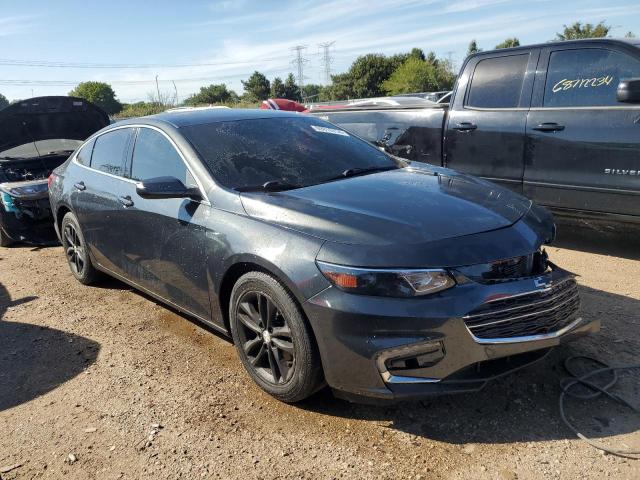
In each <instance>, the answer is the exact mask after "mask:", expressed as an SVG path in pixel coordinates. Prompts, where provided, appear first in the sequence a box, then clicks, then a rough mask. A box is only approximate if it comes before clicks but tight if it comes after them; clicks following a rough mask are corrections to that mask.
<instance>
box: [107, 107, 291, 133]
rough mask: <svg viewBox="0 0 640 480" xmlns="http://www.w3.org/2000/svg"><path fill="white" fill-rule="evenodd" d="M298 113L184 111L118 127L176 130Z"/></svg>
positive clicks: (248, 110) (225, 109) (231, 110)
mask: <svg viewBox="0 0 640 480" xmlns="http://www.w3.org/2000/svg"><path fill="white" fill-rule="evenodd" d="M298 115H299V114H298V112H283V111H278V110H260V109H250V108H203V109H184V110H174V111H167V112H163V113H159V114H157V115H149V116H146V117H137V118H131V119H127V120H123V121H121V122H118V125H126V124H131V123H135V124H141V123H143V124H144V123H149V124H151V125H153V124H156V123H168V124H170V125H173V126H174V127H176V128H180V127H187V126H191V125H202V124H207V123H217V122H233V121H238V120H257V119H268V118H287V117H289V118H290V117H295V116H298Z"/></svg>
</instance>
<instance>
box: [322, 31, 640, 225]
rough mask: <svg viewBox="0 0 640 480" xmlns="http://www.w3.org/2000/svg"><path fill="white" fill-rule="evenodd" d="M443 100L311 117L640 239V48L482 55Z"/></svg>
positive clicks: (589, 45)
mask: <svg viewBox="0 0 640 480" xmlns="http://www.w3.org/2000/svg"><path fill="white" fill-rule="evenodd" d="M444 101H445V102H446V103H444V104H442V103H439V104H437V105H431V106H425V105H423V104H420V103H419V102H414V103H413V104H404V105H398V106H393V105H391V104H386V105H385V103H383V102H382V101H381V100H380V99H379V102H378V104H377V106H372V105H370V104H369V105H368V104H366V103H365V104H361V103H360V102H355V101H352V102H349V103H348V104H344V105H342V106H340V107H339V108H337V107H333V108H331V109H327V108H324V109H323V108H322V105H320V106H313V107H312V109H311V111H312V113H313V114H315V115H318V116H320V117H321V118H323V119H324V120H328V121H330V122H332V123H335V124H337V125H340V126H342V127H344V128H345V129H347V130H349V131H351V132H354V133H355V134H356V135H359V136H361V137H362V138H365V139H367V140H369V141H371V142H374V143H375V144H376V145H378V146H380V147H382V148H385V149H387V150H388V151H389V152H391V153H393V154H395V155H398V156H401V157H405V158H408V159H411V160H418V161H422V162H428V163H432V164H435V165H442V166H444V167H448V168H453V169H455V170H458V171H460V172H464V173H468V174H470V175H475V176H478V177H481V178H484V179H486V180H490V181H492V182H495V183H498V184H500V185H502V186H504V187H506V188H509V189H511V190H514V191H515V192H516V193H520V194H523V195H525V196H526V197H528V198H531V199H532V200H533V201H535V202H536V203H537V204H539V205H542V206H545V207H547V208H549V209H551V210H552V211H553V213H554V214H555V215H556V217H559V218H560V219H561V220H562V222H563V223H579V224H585V225H591V226H593V227H595V228H597V229H601V228H603V227H604V228H605V229H607V230H608V229H614V230H629V231H636V232H637V231H638V227H640V201H639V200H640V134H639V132H640V123H639V121H638V119H639V116H640V41H639V40H638V39H627V40H613V39H608V38H606V39H605V38H603V39H590V40H575V41H564V42H553V43H545V44H541V45H527V46H522V47H517V48H509V49H499V50H494V51H483V52H479V53H476V54H474V55H471V56H469V57H468V58H467V59H466V60H465V62H464V64H463V66H462V69H461V70H460V76H459V77H458V80H457V82H456V86H455V88H454V91H453V93H452V96H450V97H448V98H445V99H444ZM447 104H448V108H447Z"/></svg>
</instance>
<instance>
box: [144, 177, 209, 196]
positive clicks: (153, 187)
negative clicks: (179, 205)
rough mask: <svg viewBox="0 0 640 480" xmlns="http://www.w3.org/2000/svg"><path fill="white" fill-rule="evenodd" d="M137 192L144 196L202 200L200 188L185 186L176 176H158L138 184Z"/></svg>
mask: <svg viewBox="0 0 640 480" xmlns="http://www.w3.org/2000/svg"><path fill="white" fill-rule="evenodd" d="M136 193H137V194H138V195H140V196H141V197H142V198H192V199H193V200H202V195H201V194H200V190H198V189H197V188H189V187H185V186H184V184H183V183H182V182H181V181H180V180H178V179H177V178H175V177H156V178H149V179H147V180H143V181H142V182H138V183H137V184H136Z"/></svg>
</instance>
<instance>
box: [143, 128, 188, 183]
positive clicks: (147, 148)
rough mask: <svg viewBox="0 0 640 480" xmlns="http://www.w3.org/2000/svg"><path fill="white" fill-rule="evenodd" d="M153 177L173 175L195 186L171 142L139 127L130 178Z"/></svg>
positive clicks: (153, 131)
mask: <svg viewBox="0 0 640 480" xmlns="http://www.w3.org/2000/svg"><path fill="white" fill-rule="evenodd" d="M155 177H175V178H177V179H178V180H180V181H181V182H182V183H183V184H184V185H186V186H195V185H194V181H193V178H192V177H191V175H189V174H188V170H187V167H186V165H185V163H184V161H183V160H182V158H181V157H180V155H179V154H178V152H177V151H176V149H175V148H174V146H173V145H172V144H171V142H169V140H167V138H166V137H165V136H164V135H162V134H161V133H159V132H157V131H155V130H152V129H150V128H141V129H140V132H139V133H138V138H137V140H136V146H135V148H134V150H133V160H132V163H131V178H132V179H134V180H140V181H142V180H148V179H150V178H155Z"/></svg>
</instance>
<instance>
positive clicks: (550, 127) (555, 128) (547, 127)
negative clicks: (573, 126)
mask: <svg viewBox="0 0 640 480" xmlns="http://www.w3.org/2000/svg"><path fill="white" fill-rule="evenodd" d="M533 129H534V130H538V131H539V132H559V131H561V130H564V125H560V124H558V123H553V122H547V123H541V124H540V125H538V126H537V127H533Z"/></svg>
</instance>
